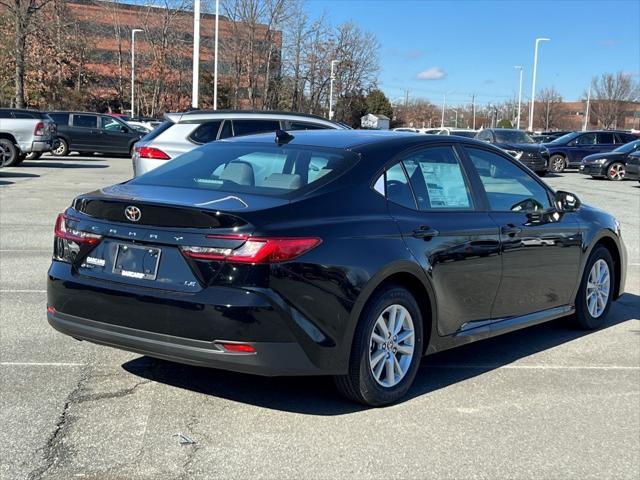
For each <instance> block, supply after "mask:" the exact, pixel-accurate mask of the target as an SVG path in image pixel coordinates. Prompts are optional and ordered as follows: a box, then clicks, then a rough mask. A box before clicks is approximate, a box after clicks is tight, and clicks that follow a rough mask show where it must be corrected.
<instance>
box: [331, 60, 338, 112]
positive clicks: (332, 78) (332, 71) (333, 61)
mask: <svg viewBox="0 0 640 480" xmlns="http://www.w3.org/2000/svg"><path fill="white" fill-rule="evenodd" d="M336 63H338V60H331V79H330V82H329V120H332V119H333V81H334V80H335V78H336V75H335V71H334V68H335V64H336Z"/></svg>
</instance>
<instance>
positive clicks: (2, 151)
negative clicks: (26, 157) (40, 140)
mask: <svg viewBox="0 0 640 480" xmlns="http://www.w3.org/2000/svg"><path fill="white" fill-rule="evenodd" d="M19 157H20V154H19V152H18V149H17V148H16V146H15V145H14V144H13V142H12V141H11V140H9V139H6V138H0V166H1V167H13V166H14V165H16V163H17V162H18V160H19Z"/></svg>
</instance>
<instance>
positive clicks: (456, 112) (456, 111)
mask: <svg viewBox="0 0 640 480" xmlns="http://www.w3.org/2000/svg"><path fill="white" fill-rule="evenodd" d="M453 113H455V114H456V128H458V110H454V111H453Z"/></svg>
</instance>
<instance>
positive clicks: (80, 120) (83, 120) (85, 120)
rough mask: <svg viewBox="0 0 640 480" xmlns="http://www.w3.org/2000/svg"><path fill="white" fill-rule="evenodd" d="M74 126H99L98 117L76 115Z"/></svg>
mask: <svg viewBox="0 0 640 480" xmlns="http://www.w3.org/2000/svg"><path fill="white" fill-rule="evenodd" d="M73 126H74V127H82V128H98V117H97V116H95V115H74V116H73Z"/></svg>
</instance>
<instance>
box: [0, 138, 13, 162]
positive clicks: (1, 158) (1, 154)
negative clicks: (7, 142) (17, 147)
mask: <svg viewBox="0 0 640 480" xmlns="http://www.w3.org/2000/svg"><path fill="white" fill-rule="evenodd" d="M9 162H11V152H10V151H9V149H8V148H5V147H4V146H3V145H2V144H1V143H0V166H1V167H5V166H7V165H8V164H9Z"/></svg>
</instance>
